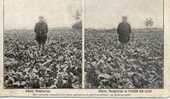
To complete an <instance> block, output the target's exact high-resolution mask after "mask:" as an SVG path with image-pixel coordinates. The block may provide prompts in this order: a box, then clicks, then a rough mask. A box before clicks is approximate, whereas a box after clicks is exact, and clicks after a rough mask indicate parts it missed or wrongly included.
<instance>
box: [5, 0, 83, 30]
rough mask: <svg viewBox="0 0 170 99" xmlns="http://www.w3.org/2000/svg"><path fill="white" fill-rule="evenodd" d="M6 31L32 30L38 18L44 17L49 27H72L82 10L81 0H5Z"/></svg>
mask: <svg viewBox="0 0 170 99" xmlns="http://www.w3.org/2000/svg"><path fill="white" fill-rule="evenodd" d="M4 1H5V2H4V4H5V8H4V12H5V14H4V23H5V25H4V26H5V29H32V28H34V25H35V23H36V22H37V21H38V16H44V17H45V19H46V21H47V23H48V25H49V27H50V28H53V27H70V26H71V25H72V24H73V23H74V22H75V19H74V17H73V16H74V15H75V13H76V11H77V10H81V7H82V6H81V5H82V2H81V0H4Z"/></svg>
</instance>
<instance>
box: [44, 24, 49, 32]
mask: <svg viewBox="0 0 170 99" xmlns="http://www.w3.org/2000/svg"><path fill="white" fill-rule="evenodd" d="M45 30H46V33H48V25H47V24H46V29H45Z"/></svg>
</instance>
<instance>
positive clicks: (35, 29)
mask: <svg viewBox="0 0 170 99" xmlns="http://www.w3.org/2000/svg"><path fill="white" fill-rule="evenodd" d="M37 28H38V25H37V23H36V24H35V27H34V32H35V33H37V32H38V29H37Z"/></svg>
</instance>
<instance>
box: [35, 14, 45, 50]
mask: <svg viewBox="0 0 170 99" xmlns="http://www.w3.org/2000/svg"><path fill="white" fill-rule="evenodd" d="M34 32H35V33H36V36H35V39H36V41H37V43H38V45H39V49H41V48H42V49H44V45H45V42H46V40H47V33H48V25H47V23H46V22H45V20H44V17H42V16H40V17H39V21H38V22H37V23H36V25H35V28H34Z"/></svg>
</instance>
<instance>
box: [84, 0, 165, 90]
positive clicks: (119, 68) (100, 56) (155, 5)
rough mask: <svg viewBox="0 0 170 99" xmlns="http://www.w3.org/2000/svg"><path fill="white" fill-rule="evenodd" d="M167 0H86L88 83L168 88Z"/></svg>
mask: <svg viewBox="0 0 170 99" xmlns="http://www.w3.org/2000/svg"><path fill="white" fill-rule="evenodd" d="M163 6H164V5H163V0H121V1H120V0H85V17H84V18H85V20H84V26H85V36H84V37H85V45H84V46H85V65H84V67H85V82H84V83H85V88H89V89H139V88H141V89H163V88H164V86H163V85H164V79H163V78H164V18H163V17H164V16H163V15H164V14H163V13H164V11H163V10H164V9H163Z"/></svg>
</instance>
